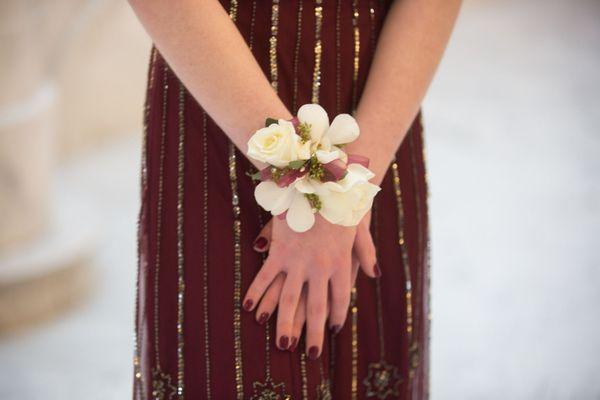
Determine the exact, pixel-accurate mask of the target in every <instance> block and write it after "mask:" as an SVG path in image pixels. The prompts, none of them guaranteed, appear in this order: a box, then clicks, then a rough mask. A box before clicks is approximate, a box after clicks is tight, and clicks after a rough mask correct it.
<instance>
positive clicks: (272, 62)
mask: <svg viewBox="0 0 600 400" xmlns="http://www.w3.org/2000/svg"><path fill="white" fill-rule="evenodd" d="M278 29H279V0H273V2H272V4H271V37H270V38H269V66H270V69H271V86H273V89H275V91H277V84H278V78H277V31H278Z"/></svg>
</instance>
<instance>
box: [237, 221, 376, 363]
mask: <svg viewBox="0 0 600 400" xmlns="http://www.w3.org/2000/svg"><path fill="white" fill-rule="evenodd" d="M317 221H318V222H317V224H315V228H316V229H315V228H313V229H311V230H310V232H309V233H308V234H307V233H305V234H298V233H295V232H292V231H291V230H290V229H289V228H288V227H287V225H286V224H285V223H284V222H283V221H280V220H279V219H277V218H274V219H272V220H271V221H269V223H267V225H265V227H264V228H263V230H262V231H261V233H260V235H259V237H258V238H257V239H256V241H255V244H254V248H255V250H256V251H259V252H265V251H267V250H269V253H270V254H269V258H268V259H267V261H266V262H265V265H264V266H263V268H262V269H261V271H260V272H259V274H258V275H257V276H256V278H255V280H254V282H253V283H252V286H251V287H250V289H249V290H248V294H247V295H246V300H245V301H244V307H245V308H246V309H247V310H252V309H254V307H253V305H254V304H256V303H257V302H258V301H259V300H260V304H259V306H258V307H257V309H256V319H257V321H258V322H259V323H261V324H263V323H265V322H266V321H267V319H268V318H269V316H270V315H271V314H272V313H273V311H274V309H275V307H276V306H277V305H279V313H278V319H277V339H276V340H277V344H278V347H279V348H280V349H289V350H290V351H294V350H295V349H296V346H297V344H298V339H299V338H300V334H301V331H302V327H303V326H304V323H305V321H306V320H307V316H308V324H307V341H306V343H307V349H308V354H309V357H311V358H317V357H318V356H319V354H320V351H321V348H322V342H323V336H324V325H325V320H326V319H327V315H329V327H330V329H331V330H332V331H333V332H334V333H337V332H338V331H339V330H340V329H341V327H342V326H343V325H344V322H345V319H346V315H347V311H348V305H349V302H350V291H351V288H352V286H353V284H354V282H355V280H356V275H357V272H358V266H359V264H360V265H362V266H363V270H364V271H365V273H366V274H367V275H369V276H371V277H376V276H379V274H380V272H379V268H378V267H377V265H376V257H375V248H374V246H373V241H372V239H371V235H370V231H369V223H370V213H369V214H367V215H366V216H365V218H363V220H362V221H361V223H360V224H359V225H358V226H357V227H356V228H345V227H341V226H335V225H331V224H329V223H327V222H326V221H324V220H322V219H320V218H318V219H317ZM278 230H281V233H280V234H279V235H278V232H279V231H278ZM290 233H291V235H290ZM286 235H290V236H291V237H292V239H291V240H292V241H291V242H290V241H287V240H288V239H287V238H288V237H290V236H286ZM309 236H310V238H309ZM348 238H350V239H348ZM280 240H286V242H285V244H286V245H285V246H282V248H281V249H280V248H279V247H278V242H279V241H280ZM294 240H296V241H294ZM327 243H330V245H329V246H327ZM352 249H353V250H352ZM298 250H300V251H301V252H302V253H301V252H300V251H298ZM294 258H295V259H294ZM311 260H312V261H311ZM319 260H320V261H319ZM273 263H274V264H276V265H279V267H277V266H272V265H274V264H273ZM267 268H269V269H267ZM276 268H279V270H277V269H276ZM273 270H274V271H275V272H273ZM305 282H306V283H307V284H308V285H305V284H304V283H305ZM328 283H329V288H328ZM311 287H312V290H311ZM298 288H300V289H298ZM307 289H308V290H307ZM328 291H329V296H328V293H327V292H328ZM307 310H308V315H307ZM290 337H291V339H289V338H290Z"/></svg>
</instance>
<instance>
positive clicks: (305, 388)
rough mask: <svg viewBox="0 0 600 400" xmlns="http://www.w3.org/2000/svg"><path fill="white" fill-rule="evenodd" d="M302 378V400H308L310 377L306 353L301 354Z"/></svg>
mask: <svg viewBox="0 0 600 400" xmlns="http://www.w3.org/2000/svg"><path fill="white" fill-rule="evenodd" d="M300 377H301V380H302V400H308V376H307V375H306V353H305V352H304V351H301V352H300Z"/></svg>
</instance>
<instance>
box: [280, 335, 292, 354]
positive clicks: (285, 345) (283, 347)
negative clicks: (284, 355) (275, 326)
mask: <svg viewBox="0 0 600 400" xmlns="http://www.w3.org/2000/svg"><path fill="white" fill-rule="evenodd" d="M289 342H290V338H288V337H287V336H285V335H284V336H282V337H280V338H279V348H280V349H281V350H287V348H288V344H289Z"/></svg>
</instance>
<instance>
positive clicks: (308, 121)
mask: <svg viewBox="0 0 600 400" xmlns="http://www.w3.org/2000/svg"><path fill="white" fill-rule="evenodd" d="M359 134H360V130H359V127H358V124H357V123H356V120H355V119H354V118H353V117H352V116H351V115H349V114H340V115H338V116H336V117H335V118H334V120H333V121H332V122H331V125H330V124H329V117H328V116H327V112H326V111H325V110H324V109H323V107H321V106H320V105H318V104H305V105H303V106H302V107H300V109H299V110H298V116H297V117H294V118H292V119H291V120H289V121H288V120H283V119H279V120H276V119H272V118H268V119H267V120H266V124H265V127H264V128H261V129H259V130H257V131H256V132H255V133H254V134H253V135H252V137H251V138H250V140H249V141H248V156H249V157H250V158H253V159H255V160H258V161H261V162H264V163H267V164H268V167H266V168H264V169H262V170H261V171H258V172H257V173H256V174H253V175H252V178H253V179H257V180H260V181H261V182H260V183H259V184H258V185H257V186H256V189H255V191H254V196H255V198H256V201H257V202H258V204H259V205H260V206H261V207H262V208H264V209H265V210H267V211H270V212H271V214H272V215H274V216H278V217H279V218H285V219H286V221H287V224H288V225H289V227H290V228H291V229H292V230H294V231H296V232H305V231H307V230H309V229H310V228H311V227H312V226H313V224H314V223H315V214H316V213H319V214H321V216H322V217H323V218H325V219H326V220H327V221H329V222H330V223H332V224H337V225H343V226H355V225H357V224H358V223H359V222H360V220H361V219H362V217H363V216H364V215H365V214H366V213H367V211H369V210H370V209H371V206H372V205H373V198H374V197H375V195H376V194H377V192H379V190H381V188H380V187H379V186H377V185H374V184H372V183H370V182H369V179H371V178H373V176H375V175H374V174H373V172H371V171H370V170H369V169H368V166H369V160H368V158H366V157H363V156H360V155H356V154H346V153H345V152H344V151H343V148H344V146H345V145H346V144H348V143H350V142H353V141H354V140H356V138H357V137H358V136H359Z"/></svg>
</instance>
